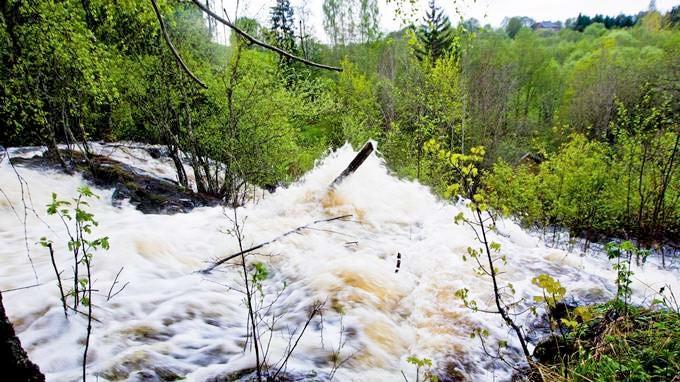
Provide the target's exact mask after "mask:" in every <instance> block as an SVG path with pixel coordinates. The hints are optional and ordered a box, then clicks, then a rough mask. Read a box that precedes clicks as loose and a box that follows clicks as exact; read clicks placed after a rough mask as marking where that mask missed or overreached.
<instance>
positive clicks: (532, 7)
mask: <svg viewBox="0 0 680 382" xmlns="http://www.w3.org/2000/svg"><path fill="white" fill-rule="evenodd" d="M215 1H216V2H217V3H222V4H223V7H221V8H224V9H226V10H227V12H229V13H230V14H231V15H232V16H233V10H234V6H235V4H236V0H215ZM290 2H291V5H292V6H293V7H294V8H295V11H296V13H298V14H299V13H300V7H302V6H304V7H306V9H307V10H308V12H309V18H308V19H309V22H310V24H311V25H310V26H309V27H306V29H307V32H308V33H309V29H311V30H312V31H311V33H312V34H313V35H314V36H316V37H317V38H318V39H319V40H321V41H322V42H329V40H328V36H327V35H326V34H325V32H324V30H323V11H322V5H323V2H324V0H291V1H290ZM394 2H395V0H392V1H391V3H392V4H387V2H386V0H378V4H379V7H380V24H381V25H380V27H381V30H382V31H383V32H390V31H394V30H398V29H400V28H401V27H402V26H403V25H404V22H403V21H404V20H403V17H400V18H395V12H394V5H393V4H394ZM400 2H401V3H403V4H408V3H409V1H408V0H401V1H400ZM273 3H274V0H242V1H240V6H239V16H249V17H254V18H256V19H258V20H259V21H260V22H261V23H263V24H265V25H266V24H267V23H268V21H269V8H270V7H271V6H272V5H273ZM436 3H437V5H438V6H439V7H441V8H443V9H444V11H445V12H446V13H447V14H448V16H449V17H450V18H451V21H456V20H459V19H460V16H461V15H462V16H463V18H466V19H467V18H469V17H474V18H476V19H477V20H479V21H480V22H481V24H482V25H486V24H491V26H493V27H499V26H500V25H501V23H502V21H503V19H504V18H506V17H512V16H529V17H531V18H532V19H534V20H537V21H564V20H566V19H567V18H570V17H576V16H578V14H579V13H583V14H586V15H590V16H593V15H595V14H598V13H599V14H604V15H611V16H616V15H618V14H620V13H625V14H637V13H638V12H639V11H642V10H645V9H647V7H648V6H649V0H437V1H436ZM416 4H417V6H416V7H417V9H415V10H414V11H413V12H414V13H413V16H411V18H410V20H416V23H418V22H419V21H420V19H421V18H422V15H423V14H424V9H425V8H426V7H427V0H417V1H416ZM675 5H680V0H656V7H657V9H659V10H660V11H662V12H665V11H667V10H669V9H671V8H672V7H673V6H675ZM409 14H410V13H409ZM296 16H297V15H296Z"/></svg>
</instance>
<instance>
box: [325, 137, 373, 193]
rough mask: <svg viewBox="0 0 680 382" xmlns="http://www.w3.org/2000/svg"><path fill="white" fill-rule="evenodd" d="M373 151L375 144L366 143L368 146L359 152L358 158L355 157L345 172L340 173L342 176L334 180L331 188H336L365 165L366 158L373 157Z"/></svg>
mask: <svg viewBox="0 0 680 382" xmlns="http://www.w3.org/2000/svg"><path fill="white" fill-rule="evenodd" d="M373 149H374V148H373V143H372V142H370V141H368V142H366V144H365V145H364V147H363V148H362V149H361V151H359V153H358V154H357V156H355V157H354V159H352V161H351V162H350V163H349V165H348V166H347V168H345V170H343V171H342V172H341V173H340V175H338V177H337V178H335V180H333V182H332V183H331V184H330V186H329V187H330V188H335V186H337V185H338V184H339V183H340V182H342V180H343V179H345V178H346V177H347V176H349V175H351V174H352V173H354V171H356V170H357V169H358V168H359V166H361V164H362V163H364V161H365V160H366V158H368V156H369V155H371V153H372V152H373Z"/></svg>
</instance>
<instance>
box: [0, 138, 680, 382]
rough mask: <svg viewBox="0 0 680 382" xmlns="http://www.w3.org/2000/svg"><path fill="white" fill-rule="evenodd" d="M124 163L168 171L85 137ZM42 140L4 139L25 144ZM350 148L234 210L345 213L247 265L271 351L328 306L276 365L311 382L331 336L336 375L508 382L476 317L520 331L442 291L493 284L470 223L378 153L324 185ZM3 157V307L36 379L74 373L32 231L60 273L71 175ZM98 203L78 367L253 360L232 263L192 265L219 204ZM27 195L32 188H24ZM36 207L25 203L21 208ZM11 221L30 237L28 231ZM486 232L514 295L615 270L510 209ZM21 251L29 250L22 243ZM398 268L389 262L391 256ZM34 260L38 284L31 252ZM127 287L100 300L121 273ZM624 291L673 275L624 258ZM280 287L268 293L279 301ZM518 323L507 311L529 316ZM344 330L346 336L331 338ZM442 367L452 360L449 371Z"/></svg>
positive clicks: (261, 217) (224, 226)
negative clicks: (541, 279)
mask: <svg viewBox="0 0 680 382" xmlns="http://www.w3.org/2000/svg"><path fill="white" fill-rule="evenodd" d="M95 148H96V149H97V150H98V151H99V152H105V151H107V150H108V151H107V152H108V153H110V154H113V155H114V158H115V159H117V160H121V161H124V162H126V163H129V164H131V165H133V166H136V167H139V168H140V169H143V170H145V171H149V172H152V173H155V174H157V175H159V176H164V177H169V178H172V177H173V175H172V174H173V168H172V164H171V162H170V161H169V160H167V158H166V159H163V158H161V159H154V158H152V157H151V156H150V155H149V153H148V152H147V151H146V150H144V149H143V147H136V148H129V147H128V148H124V147H123V148H121V147H118V148H117V149H115V150H114V149H112V148H111V146H108V145H104V144H99V145H95ZM40 150H41V149H39V148H35V149H22V150H17V149H15V150H10V153H11V154H12V155H17V156H30V155H33V154H35V153H37V152H39V151H40ZM354 155H355V152H354V151H353V149H352V148H351V147H349V146H348V145H346V146H344V147H342V148H341V149H339V150H337V151H335V152H333V153H330V154H329V155H328V156H327V157H326V158H325V159H323V160H321V161H319V162H318V163H317V165H316V166H315V168H314V169H313V170H311V171H310V172H309V173H308V174H306V176H304V178H302V179H301V180H300V181H298V182H297V183H295V184H293V185H291V186H289V187H287V188H279V189H278V190H277V191H276V192H275V193H273V194H265V195H264V197H262V198H258V199H257V200H253V201H251V202H250V203H248V204H247V205H245V206H244V207H242V208H239V209H238V211H237V212H238V218H239V220H242V219H245V220H244V226H243V229H244V235H245V240H244V247H249V246H251V245H252V244H257V243H260V242H264V241H267V240H270V239H272V238H274V237H277V236H279V235H281V234H282V233H284V232H287V231H289V230H291V229H294V228H296V227H298V226H302V225H304V224H308V223H310V222H312V221H315V220H318V219H326V218H330V217H334V216H339V215H344V214H352V215H353V218H352V219H350V220H348V221H333V222H328V223H321V224H318V225H315V226H313V229H306V230H303V231H302V232H300V234H294V235H289V236H287V237H286V238H284V239H283V240H279V241H276V242H274V243H272V244H271V245H268V246H266V247H264V248H262V249H261V250H260V251H259V252H257V254H255V255H253V256H250V257H249V261H250V262H251V263H252V262H256V261H258V262H263V263H264V264H266V267H267V270H268V274H269V276H268V278H267V279H266V280H265V281H264V285H263V291H264V293H265V295H266V296H265V301H272V300H273V299H275V298H276V296H278V299H277V300H276V303H275V304H274V308H273V311H274V312H275V314H277V315H282V316H281V317H280V320H278V321H277V322H276V325H275V327H274V334H273V335H272V336H271V345H270V348H271V356H270V357H271V358H270V359H271V360H272V362H274V361H276V360H278V359H279V358H280V357H281V356H282V354H284V353H285V351H286V348H287V346H288V345H289V338H290V337H291V333H293V334H294V335H297V333H299V330H300V326H301V325H302V324H303V323H304V321H305V319H306V316H307V312H308V309H309V308H310V306H312V305H313V304H314V302H315V301H325V302H326V310H325V312H324V314H323V324H322V325H321V324H320V321H319V320H318V319H315V320H314V321H313V322H312V325H310V326H309V328H308V329H307V331H306V332H305V334H304V335H303V336H302V337H301V341H300V344H299V345H298V347H297V349H296V350H295V352H294V353H293V355H292V357H291V360H290V361H289V364H288V367H287V370H288V371H289V372H294V373H295V372H299V373H302V374H303V375H304V374H306V373H308V372H309V371H312V370H313V371H316V375H317V378H318V379H319V380H323V379H324V378H325V376H327V375H328V373H330V372H331V368H332V362H331V359H332V358H333V352H334V351H335V349H337V348H338V344H339V343H340V342H341V341H344V346H343V348H342V349H341V355H340V358H341V359H347V358H348V359H349V360H348V361H347V362H346V363H345V364H344V365H342V367H340V369H339V370H338V371H337V374H335V378H334V380H337V381H398V380H403V377H402V375H401V371H403V372H404V373H405V374H406V376H408V378H409V379H410V380H415V375H414V373H415V367H414V366H413V365H411V364H409V363H407V362H406V358H407V357H409V356H411V355H415V356H418V357H421V358H422V357H428V358H430V359H432V360H433V362H434V365H435V367H436V368H437V369H439V370H444V369H447V370H449V372H450V373H452V374H456V375H461V376H465V377H466V379H468V380H475V381H476V380H492V379H494V378H495V379H500V380H503V379H507V378H508V376H509V373H510V372H511V371H510V370H508V368H507V367H506V366H505V365H504V364H503V363H501V362H496V363H495V362H494V361H493V360H491V359H489V357H487V356H485V355H484V353H483V351H482V348H481V345H480V342H479V340H478V339H471V338H470V336H469V334H470V331H471V330H472V328H474V327H477V326H479V327H483V328H486V329H488V330H489V332H490V336H491V338H490V339H489V341H493V339H494V338H495V339H507V340H509V341H510V345H511V346H517V345H518V343H517V342H516V340H515V339H514V337H513V336H512V335H511V334H510V333H509V330H508V329H507V328H506V327H504V326H503V324H502V322H501V320H500V317H498V316H496V315H492V314H486V313H481V312H476V313H474V312H471V311H470V310H469V309H467V308H465V307H464V306H462V303H461V302H460V301H459V300H458V299H457V298H456V297H455V296H454V292H455V291H456V290H458V289H460V288H468V289H469V290H470V297H471V298H474V299H476V300H477V301H478V303H479V304H480V306H484V305H485V304H486V302H488V303H489V304H490V303H491V297H492V289H491V285H490V281H489V280H488V279H486V278H483V277H479V276H477V275H476V273H475V272H474V270H473V268H474V265H473V263H471V262H469V261H468V262H464V261H463V259H462V255H463V254H464V253H465V252H466V248H467V247H468V246H470V245H475V243H476V241H475V235H474V233H473V232H472V231H471V229H470V228H468V227H467V226H464V225H456V224H455V223H454V219H453V218H454V216H456V214H458V212H459V211H460V210H464V207H462V205H459V204H451V203H447V202H443V201H441V200H439V199H438V198H437V197H435V196H434V195H433V194H432V193H431V192H430V191H429V190H428V188H426V187H425V186H423V185H421V184H419V183H417V182H414V181H405V180H401V179H398V178H396V177H395V176H393V175H391V174H390V172H389V171H388V169H386V167H385V165H384V163H383V161H382V160H381V159H380V157H379V156H376V154H372V155H371V157H370V158H369V159H368V160H367V161H366V162H365V163H364V164H363V166H361V167H360V168H359V170H358V171H357V172H356V173H354V174H353V175H351V176H350V177H348V178H347V179H345V180H344V181H343V182H342V183H341V184H340V185H339V186H338V187H337V189H336V190H335V191H332V192H329V191H328V188H327V185H328V184H329V183H330V182H331V181H332V180H333V179H334V178H335V177H336V176H337V175H338V174H339V173H340V172H341V171H342V170H343V169H344V167H345V166H346V165H347V163H349V162H350V161H351V159H352V158H353V156H354ZM16 170H17V171H18V172H19V173H20V174H21V176H22V177H23V179H25V181H26V184H24V185H23V188H24V200H25V202H26V204H27V205H28V207H29V209H28V210H26V214H24V212H25V211H24V208H23V204H22V183H20V182H19V180H18V178H17V176H16V174H15V172H14V170H13V169H12V167H11V166H10V165H9V163H8V160H7V159H6V158H3V160H2V163H1V164H0V188H1V189H2V192H3V194H2V195H0V238H2V246H1V247H0V259H1V261H2V263H1V264H2V266H1V267H0V289H1V290H2V291H3V299H4V304H5V308H6V309H7V312H8V314H9V316H10V319H11V320H12V322H13V323H14V325H15V329H16V331H17V333H18V335H19V337H20V339H21V341H22V344H23V346H24V348H25V349H26V350H27V352H28V353H29V356H30V357H31V359H32V360H33V361H34V362H36V363H37V364H38V365H39V366H40V368H41V370H42V371H43V372H44V373H45V374H46V376H47V379H48V381H72V380H78V379H79V378H80V362H81V356H82V346H83V341H84V338H85V332H86V331H85V326H86V320H85V319H84V318H83V317H80V316H76V315H73V314H71V315H70V316H69V319H65V318H64V314H63V311H62V310H61V304H60V301H59V295H58V290H57V288H56V286H55V284H56V281H55V276H54V273H53V271H52V266H51V263H50V258H49V255H48V253H47V251H46V250H45V248H42V247H40V245H39V244H38V243H37V242H38V241H39V238H40V237H42V236H46V237H49V238H50V239H52V240H53V241H54V242H55V246H56V252H57V257H58V261H59V262H60V264H62V266H61V267H62V268H65V269H66V271H67V272H65V273H67V274H68V273H69V272H70V269H68V268H67V267H68V266H70V262H69V259H70V257H69V256H68V253H67V252H68V251H67V248H66V235H65V232H64V228H63V226H62V225H61V223H60V222H59V221H58V218H55V217H54V216H47V214H46V213H45V210H46V207H45V205H46V204H47V203H48V202H49V200H50V198H51V193H52V192H55V193H57V194H58V196H59V197H60V198H61V199H65V198H71V197H74V196H75V194H76V189H77V188H78V187H79V186H80V185H81V184H82V183H83V179H82V177H81V176H80V175H77V174H76V175H66V174H63V173H60V172H56V171H51V170H45V169H29V168H23V167H17V168H16ZM93 190H94V192H95V193H96V194H98V195H99V196H100V199H98V200H95V201H92V202H91V206H90V207H91V208H90V211H91V212H93V213H94V215H95V219H96V220H98V221H99V223H100V225H99V227H98V228H97V229H96V232H95V235H96V236H104V235H106V236H109V237H110V244H111V248H110V250H109V251H106V252H98V253H96V254H95V257H94V260H93V262H94V270H93V275H94V276H93V278H94V279H95V284H94V287H95V288H96V289H98V290H99V292H98V293H97V294H96V295H95V296H94V298H93V299H94V301H93V302H94V316H95V317H96V318H97V320H98V321H99V322H95V323H94V328H93V337H92V343H91V346H90V349H91V350H90V354H89V361H90V362H89V364H88V373H89V375H90V376H92V377H91V378H93V377H94V376H97V377H98V378H99V380H126V379H129V380H140V379H143V377H152V378H156V377H158V378H166V379H171V378H172V377H178V376H182V377H186V380H189V381H204V380H208V379H210V378H212V377H215V376H220V375H225V374H226V373H230V372H236V371H239V370H243V369H247V368H252V367H254V363H255V361H254V360H255V356H254V354H253V352H252V351H246V352H244V351H243V349H244V341H245V338H246V337H245V336H246V332H247V328H246V325H247V310H246V309H245V307H244V303H243V297H244V296H243V294H241V293H240V292H239V291H238V290H239V289H241V288H242V287H241V284H242V282H241V279H240V276H239V268H238V267H236V266H235V265H236V264H237V263H238V262H237V261H233V262H231V263H230V264H232V265H225V266H222V267H220V268H219V269H218V270H216V271H214V272H212V273H211V274H208V275H206V274H200V273H197V272H196V271H197V270H199V269H201V268H202V267H204V266H206V265H207V264H208V263H209V262H210V261H211V260H214V259H216V258H220V257H224V256H227V255H229V254H232V253H234V252H237V251H238V243H237V241H236V240H235V239H234V238H233V237H232V236H230V235H228V234H227V233H226V231H228V230H229V229H231V228H232V223H231V222H230V220H229V219H228V216H233V215H232V212H230V211H225V210H223V209H222V208H221V207H210V208H207V207H206V208H197V209H195V210H193V211H192V212H190V213H186V214H176V215H172V216H166V215H144V214H142V213H141V212H139V211H137V210H135V209H134V208H133V207H132V206H130V205H126V204H125V203H124V204H123V205H122V206H121V207H114V206H112V204H111V196H112V191H111V190H107V189H97V188H93ZM29 196H30V197H29ZM31 208H32V209H34V210H35V213H34V212H33V211H32V210H31ZM24 218H25V219H26V231H25V232H24V224H22V222H23V220H24ZM498 228H499V231H500V234H498V235H497V234H492V235H491V236H492V238H491V239H492V240H494V241H497V242H499V243H500V244H501V245H502V252H503V254H505V255H506V256H507V265H504V266H502V267H503V270H504V271H505V272H506V273H504V274H503V275H502V276H501V279H502V280H503V282H504V283H507V282H511V283H512V284H513V285H514V288H515V289H516V291H517V294H516V295H517V296H518V297H527V298H529V299H531V297H532V296H534V295H536V294H538V290H537V289H536V288H535V287H534V286H532V285H531V278H532V277H534V276H536V275H538V274H541V273H548V274H550V275H552V276H553V277H555V278H557V279H559V281H560V282H562V284H563V285H564V286H565V287H566V288H567V291H568V294H569V295H572V296H575V297H576V298H577V299H584V300H587V301H597V300H604V299H607V298H610V297H612V296H613V293H612V292H613V291H614V288H615V286H614V279H615V274H614V272H613V271H611V268H610V266H609V263H608V261H607V260H606V259H604V258H602V256H591V255H589V256H579V255H578V254H575V253H567V252H564V251H561V250H558V249H551V248H547V247H546V246H545V245H544V244H543V243H542V242H541V241H540V239H538V238H536V237H535V236H532V235H530V234H529V233H527V232H525V231H523V230H522V229H521V228H520V227H519V226H517V225H516V224H514V223H512V222H511V221H509V220H504V221H499V222H498ZM27 251H28V253H27ZM397 253H401V267H400V270H399V272H398V273H395V265H396V256H397ZM27 255H30V257H31V259H32V262H33V266H34V267H35V272H36V273H37V277H38V281H39V283H40V284H39V285H38V286H34V287H30V288H25V289H18V290H13V291H8V290H11V289H16V288H21V287H25V286H31V285H34V284H35V283H36V280H35V276H34V272H33V270H32V268H31V263H30V262H29V259H28V256H27ZM121 267H124V270H123V272H122V273H121V275H120V281H121V282H123V283H126V282H129V285H128V286H127V287H126V288H125V289H124V290H123V291H122V292H121V293H120V294H119V295H117V296H116V297H114V298H113V299H111V300H110V301H106V292H107V291H108V289H109V287H110V285H111V283H112V282H113V280H114V278H115V276H116V274H117V272H118V271H119V270H120V269H121ZM634 271H635V276H634V281H633V290H634V301H637V302H641V301H643V300H645V299H648V298H649V296H650V295H652V294H653V293H654V292H655V290H658V289H659V287H661V286H663V285H665V284H670V285H671V286H672V288H673V289H674V290H675V291H678V290H680V281H679V280H678V277H677V276H676V275H674V274H673V273H672V272H670V271H665V270H662V269H660V268H659V267H658V266H657V265H655V264H654V263H653V262H652V263H648V264H646V265H645V266H644V269H639V268H637V267H635V269H634ZM279 295H280V296H279ZM529 320H531V317H527V320H520V322H526V321H529ZM341 334H342V338H341ZM454 370H455V371H454Z"/></svg>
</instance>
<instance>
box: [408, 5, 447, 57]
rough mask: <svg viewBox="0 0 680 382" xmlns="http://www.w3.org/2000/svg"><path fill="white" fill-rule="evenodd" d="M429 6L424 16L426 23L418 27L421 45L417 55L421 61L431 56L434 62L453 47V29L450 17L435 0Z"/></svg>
mask: <svg viewBox="0 0 680 382" xmlns="http://www.w3.org/2000/svg"><path fill="white" fill-rule="evenodd" d="M429 8H430V9H429V10H428V11H427V12H426V13H425V17H424V18H423V21H424V22H425V23H424V24H422V25H421V26H420V28H419V29H418V33H417V36H418V41H419V42H420V47H419V48H417V49H416V56H417V57H418V59H419V60H421V61H422V60H424V59H425V58H426V57H429V59H430V60H431V62H432V64H434V62H435V61H437V59H438V58H440V57H441V56H443V55H444V54H445V53H446V52H447V51H448V50H449V49H450V48H451V44H452V43H453V31H452V29H451V22H450V21H449V18H448V17H447V16H445V15H444V11H442V9H441V8H439V7H437V6H436V5H435V3H434V0H430V4H429Z"/></svg>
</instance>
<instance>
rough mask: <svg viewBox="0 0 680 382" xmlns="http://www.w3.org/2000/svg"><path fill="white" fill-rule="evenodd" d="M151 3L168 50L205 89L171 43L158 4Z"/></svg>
mask: <svg viewBox="0 0 680 382" xmlns="http://www.w3.org/2000/svg"><path fill="white" fill-rule="evenodd" d="M151 5H153V10H154V12H155V13H156V17H157V18H158V23H159V24H160V25H161V32H163V38H164V39H165V42H166V43H167V44H168V46H169V47H170V50H171V51H172V54H173V55H174V56H175V59H176V60H177V63H178V64H179V66H180V67H181V68H182V70H184V71H185V72H186V74H188V75H189V77H191V79H192V80H194V82H196V83H197V84H199V85H201V87H202V88H204V89H207V88H208V85H206V84H205V83H203V81H201V80H200V79H199V78H198V77H196V75H195V74H194V73H192V72H191V70H190V69H189V67H188V66H187V64H185V63H184V60H182V57H181V56H180V55H179V52H177V49H175V46H174V45H172V41H171V40H170V35H168V31H167V29H166V28H165V22H163V17H162V16H161V11H160V10H158V4H156V0H151Z"/></svg>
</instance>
